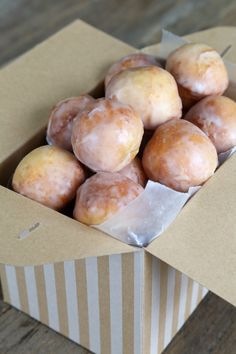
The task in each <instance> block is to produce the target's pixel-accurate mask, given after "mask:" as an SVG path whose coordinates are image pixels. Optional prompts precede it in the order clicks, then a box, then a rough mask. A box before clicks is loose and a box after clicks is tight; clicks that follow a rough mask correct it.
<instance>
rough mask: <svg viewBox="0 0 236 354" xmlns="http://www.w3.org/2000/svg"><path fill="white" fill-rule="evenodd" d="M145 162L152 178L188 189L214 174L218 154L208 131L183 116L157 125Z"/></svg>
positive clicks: (149, 176) (146, 170)
mask: <svg viewBox="0 0 236 354" xmlns="http://www.w3.org/2000/svg"><path fill="white" fill-rule="evenodd" d="M142 163H143V168H144V171H145V173H146V175H147V177H148V178H149V179H150V180H152V181H155V182H159V183H161V184H164V185H166V186H167V187H169V188H172V189H174V190H176V191H179V192H187V191H188V189H189V188H190V187H194V186H198V185H201V184H203V183H204V182H205V181H207V180H208V178H209V177H211V176H212V175H213V173H214V171H215V169H216V167H217V164H218V156H217V152H216V149H215V147H214V145H213V144H212V142H211V141H210V139H209V138H208V137H207V136H206V134H204V133H203V132H202V131H201V130H200V129H199V128H198V127H196V126H195V125H194V124H192V123H190V122H188V121H186V120H183V119H181V120H172V121H169V122H166V123H165V124H162V125H161V126H160V127H159V128H157V130H156V131H155V134H154V135H153V137H152V138H151V139H150V141H149V142H148V144H147V145H146V148H145V150H144V153H143V158H142Z"/></svg>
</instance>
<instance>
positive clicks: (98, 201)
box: [73, 172, 143, 225]
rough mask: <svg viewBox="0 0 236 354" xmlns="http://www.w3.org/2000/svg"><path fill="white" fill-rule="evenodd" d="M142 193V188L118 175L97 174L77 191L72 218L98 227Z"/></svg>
mask: <svg viewBox="0 0 236 354" xmlns="http://www.w3.org/2000/svg"><path fill="white" fill-rule="evenodd" d="M142 191H143V188H142V186H140V185H139V184H137V183H135V182H134V181H132V180H131V179H130V178H128V177H126V176H123V175H121V174H120V173H117V172H116V173H109V172H98V173H96V174H95V175H94V176H92V177H90V178H88V179H87V180H86V181H85V182H84V183H83V184H82V185H81V186H80V188H79V189H78V191H77V196H76V202H75V208H74V212H73V215H74V218H75V219H76V220H78V221H80V222H82V223H84V224H86V225H99V224H101V223H103V222H104V221H106V220H107V219H109V218H110V217H111V216H112V215H114V214H115V213H117V212H118V211H119V210H121V209H122V208H124V207H125V206H126V205H128V204H129V203H130V202H131V201H133V200H134V199H135V198H137V197H138V196H139V195H140V194H141V193H142Z"/></svg>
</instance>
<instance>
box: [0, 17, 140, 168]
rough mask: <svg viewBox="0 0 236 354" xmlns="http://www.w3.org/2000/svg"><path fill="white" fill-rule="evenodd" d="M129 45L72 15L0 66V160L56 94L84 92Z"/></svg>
mask: <svg viewBox="0 0 236 354" xmlns="http://www.w3.org/2000/svg"><path fill="white" fill-rule="evenodd" d="M133 51H134V48H132V47H130V46H128V45H127V44H125V43H123V42H121V41H119V40H118V39H115V38H113V37H111V36H109V35H107V34H105V33H103V32H101V31H99V30H97V29H95V28H94V27H91V26H89V25H88V24H86V23H84V22H83V21H79V20H78V21H75V22H74V23H72V24H71V25H69V26H68V27H66V28H64V29H63V30H62V31H60V32H58V33H57V34H55V35H54V36H52V37H50V38H49V39H48V40H46V41H44V42H43V43H42V44H39V45H37V46H36V47H35V48H34V49H32V50H30V51H29V52H28V53H26V54H24V55H23V56H21V57H20V58H18V59H16V60H15V61H14V62H12V63H11V64H9V65H8V66H6V67H4V68H3V69H2V70H1V71H0V117H1V128H0V142H1V149H0V164H1V163H2V162H3V161H4V160H5V159H6V158H7V157H9V156H10V155H11V154H12V153H13V152H15V151H16V150H18V149H20V147H21V146H22V144H23V143H25V142H26V141H28V140H29V139H30V138H31V137H32V136H33V135H34V134H36V133H37V132H38V131H39V130H40V129H42V128H43V127H45V125H46V123H47V119H48V116H49V112H50V110H51V108H52V106H53V105H55V103H56V102H57V101H58V100H61V99H63V98H66V97H70V96H76V95H80V94H81V93H86V92H89V91H90V90H92V89H94V87H95V86H96V85H98V83H99V82H100V81H101V80H102V79H103V78H104V76H105V73H106V70H107V69H108V67H109V66H110V65H111V64H112V63H113V62H114V61H116V60H117V59H118V58H120V57H121V56H123V55H126V54H128V53H130V52H133Z"/></svg>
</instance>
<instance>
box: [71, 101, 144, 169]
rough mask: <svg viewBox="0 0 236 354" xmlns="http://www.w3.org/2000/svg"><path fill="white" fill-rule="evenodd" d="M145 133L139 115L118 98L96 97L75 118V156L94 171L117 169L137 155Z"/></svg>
mask: <svg viewBox="0 0 236 354" xmlns="http://www.w3.org/2000/svg"><path fill="white" fill-rule="evenodd" d="M142 136H143V124H142V121H141V119H140V117H139V115H138V114H137V113H136V112H135V111H134V110H133V109H132V108H131V107H130V106H128V105H125V104H122V103H120V102H118V101H116V100H115V99H113V100H109V99H105V98H101V99H99V100H97V101H96V102H95V103H94V104H93V105H92V109H91V111H89V112H83V113H81V114H80V116H79V118H76V119H75V120H74V125H73V130H72V139H71V141H72V146H73V151H74V153H75V156H76V157H77V158H78V159H79V160H80V161H81V162H82V163H83V164H85V165H86V166H88V167H89V168H90V169H91V170H93V171H107V172H115V171H119V170H121V169H122V168H123V167H124V166H126V165H128V164H129V163H130V161H132V160H133V158H134V157H135V156H136V155H137V153H138V151H139V147H140V144H141V140H142Z"/></svg>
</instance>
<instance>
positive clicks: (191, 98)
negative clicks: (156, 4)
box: [12, 43, 236, 225]
mask: <svg viewBox="0 0 236 354" xmlns="http://www.w3.org/2000/svg"><path fill="white" fill-rule="evenodd" d="M228 84H229V79H228V75H227V71H226V68H225V65H224V62H223V60H222V58H221V56H220V55H219V54H218V53H217V52H216V51H215V50H214V49H213V48H211V47H209V46H207V45H204V44H199V43H196V44H185V45H183V46H181V47H180V48H178V49H177V50H175V51H173V52H172V53H171V54H170V55H169V56H168V58H167V60H166V63H165V68H163V67H161V65H160V63H159V62H158V60H157V59H156V58H155V57H154V56H151V55H147V54H142V53H135V54H131V55H128V56H126V57H124V58H122V59H120V60H119V61H117V62H116V63H114V64H113V65H112V66H111V67H110V68H109V70H108V72H107V75H106V77H105V81H104V86H105V97H103V98H99V99H95V98H93V97H91V96H90V95H88V94H84V95H81V96H79V97H72V98H67V99H64V100H62V101H60V102H58V103H57V104H56V106H55V107H54V108H53V109H52V111H51V113H50V115H49V120H48V127H47V136H46V139H47V142H48V145H45V146H41V147H39V148H37V149H35V150H33V151H31V152H30V153H29V154H28V155H26V156H25V157H24V158H23V159H22V160H21V161H20V163H19V165H18V166H17V168H16V170H15V173H14V176H13V180H12V186H13V189H14V190H15V191H16V192H18V193H20V194H22V195H24V196H26V197H29V198H31V199H33V200H36V201H38V202H40V203H42V204H44V205H45V206H47V207H50V208H53V209H55V210H61V209H63V208H64V207H65V206H66V205H67V204H68V203H69V202H71V201H73V200H75V201H74V203H75V204H74V211H73V216H74V218H75V219H76V220H78V221H80V222H82V223H84V224H87V225H99V224H101V223H103V222H104V221H106V220H107V219H108V218H110V217H111V216H112V215H114V214H115V213H116V212H117V211H118V210H120V209H122V208H123V207H125V206H126V205H128V204H129V203H130V202H132V201H133V200H134V199H135V198H137V197H138V196H139V195H140V194H141V193H142V192H143V190H144V188H145V185H146V183H147V180H148V179H150V180H152V181H155V182H159V183H161V184H163V185H165V186H167V187H169V188H172V189H174V190H176V191H179V192H187V191H188V189H189V188H190V187H193V186H198V185H202V184H203V183H204V182H205V181H207V180H208V179H209V178H210V177H211V176H212V175H213V173H214V171H215V169H216V167H217V165H218V154H219V153H221V152H225V151H227V150H228V149H230V148H232V147H233V146H235V145H236V103H235V102H234V101H233V100H231V99H229V98H227V97H225V96H223V94H224V92H225V90H226V89H227V87H228Z"/></svg>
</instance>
